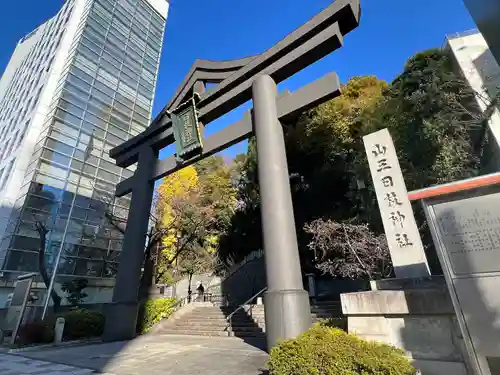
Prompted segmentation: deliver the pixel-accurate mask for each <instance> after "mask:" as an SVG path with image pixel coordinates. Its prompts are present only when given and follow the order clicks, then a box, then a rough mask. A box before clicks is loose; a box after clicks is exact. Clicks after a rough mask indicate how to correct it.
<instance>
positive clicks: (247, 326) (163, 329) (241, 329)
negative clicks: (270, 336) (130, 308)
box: [153, 301, 342, 339]
mask: <svg viewBox="0 0 500 375" xmlns="http://www.w3.org/2000/svg"><path fill="white" fill-rule="evenodd" d="M234 310H235V307H225V306H213V305H212V304H207V303H192V304H191V305H189V306H188V307H187V309H186V310H185V311H184V312H183V313H182V314H178V315H174V316H173V317H171V318H169V319H167V320H163V321H162V322H160V323H159V324H158V325H157V326H156V327H155V328H154V330H153V332H154V333H158V334H174V335H197V336H235V337H241V338H255V339H265V328H266V327H265V318H264V306H263V305H246V306H245V307H244V308H242V309H240V310H238V311H237V312H236V313H235V314H234V315H233V316H232V318H231V322H230V324H229V322H228V320H227V316H229V315H230V314H231V313H232V312H233V311H234ZM311 317H312V321H313V323H315V322H317V321H318V320H322V319H335V320H340V319H342V318H341V317H342V311H341V306H340V303H339V302H335V301H322V302H317V303H314V304H311Z"/></svg>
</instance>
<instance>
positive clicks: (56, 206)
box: [0, 0, 168, 280]
mask: <svg viewBox="0 0 500 375" xmlns="http://www.w3.org/2000/svg"><path fill="white" fill-rule="evenodd" d="M167 13H168V3H167V2H166V0H68V1H66V2H65V4H64V6H63V7H62V9H61V10H60V11H59V12H58V14H57V15H56V16H55V17H53V18H52V19H50V20H49V21H47V22H46V23H45V24H43V25H42V26H40V27H38V28H37V29H36V30H35V31H33V32H32V33H30V34H29V35H27V36H26V37H24V38H23V39H22V40H21V41H20V42H19V43H18V45H17V47H16V50H15V52H14V54H13V56H12V58H11V60H10V62H9V65H8V66H7V68H6V70H5V72H4V74H3V76H2V80H1V81H0V202H1V206H0V213H1V215H0V216H1V218H0V238H2V240H1V243H0V260H1V262H2V264H3V267H2V270H3V272H2V277H3V278H4V279H14V278H15V277H17V276H18V275H19V274H22V273H26V272H37V271H38V255H39V249H40V248H41V247H42V245H41V240H40V230H37V229H36V228H37V226H38V227H39V228H40V226H42V227H44V228H45V229H46V230H47V235H46V241H45V243H44V247H45V261H46V263H47V269H48V270H49V272H51V269H52V268H53V265H54V262H55V259H56V257H57V253H58V252H59V250H60V249H62V257H61V262H60V265H59V268H58V272H57V274H58V275H62V277H63V278H64V277H65V276H67V277H75V276H77V277H85V278H87V279H89V280H92V279H103V278H110V279H111V278H113V277H114V275H115V273H116V270H117V263H116V262H117V261H118V256H119V252H120V249H121V239H122V235H121V233H120V231H119V230H116V229H115V228H114V227H113V226H112V225H110V224H109V220H106V218H105V215H104V212H105V211H107V212H112V213H113V215H114V216H115V217H118V218H120V217H121V218H126V217H127V212H128V211H127V209H128V205H129V198H127V197H124V198H121V199H119V200H116V201H115V202H109V201H108V200H107V199H108V198H103V197H109V196H110V193H112V192H113V191H114V187H115V185H116V184H117V183H118V182H119V181H121V180H122V179H125V178H128V177H130V176H131V175H132V174H133V170H134V167H133V166H132V167H130V168H128V169H125V170H122V169H121V168H118V167H116V166H115V165H114V162H113V160H111V159H110V158H109V156H108V152H109V150H110V149H111V148H113V147H114V146H117V145H119V144H120V143H122V142H124V141H125V140H127V139H129V138H130V137H132V136H134V135H136V134H138V133H140V132H142V131H143V130H144V129H145V128H146V127H147V126H148V125H149V123H150V120H151V110H152V102H153V97H154V92H155V86H156V77H157V73H158V66H159V60H160V52H161V47H162V42H163V34H164V28H165V22H166V17H167ZM72 204H74V208H73V210H72V213H71V218H68V216H69V213H70V207H71V205H72ZM68 220H69V225H67V223H68Z"/></svg>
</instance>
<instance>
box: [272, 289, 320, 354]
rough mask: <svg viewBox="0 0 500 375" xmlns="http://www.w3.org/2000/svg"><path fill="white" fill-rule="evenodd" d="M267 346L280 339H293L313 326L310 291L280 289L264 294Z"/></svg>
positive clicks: (273, 344)
mask: <svg viewBox="0 0 500 375" xmlns="http://www.w3.org/2000/svg"><path fill="white" fill-rule="evenodd" d="M264 306H265V307H266V308H265V311H264V312H265V320H266V336H267V348H268V350H271V349H272V348H273V347H274V346H275V345H276V344H277V342H278V341H279V340H286V339H292V338H295V337H297V336H298V335H300V334H301V333H303V332H305V331H307V330H308V329H309V328H310V327H311V307H310V304H309V293H307V292H306V291H305V290H303V289H302V290H300V289H299V290H278V291H270V292H266V293H265V294H264Z"/></svg>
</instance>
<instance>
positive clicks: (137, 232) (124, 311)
mask: <svg viewBox="0 0 500 375" xmlns="http://www.w3.org/2000/svg"><path fill="white" fill-rule="evenodd" d="M157 159H158V152H156V151H154V150H153V149H151V148H147V149H145V150H142V151H141V153H140V154H139V161H138V164H137V170H136V172H135V174H134V177H133V178H134V180H135V181H136V184H135V185H134V188H133V191H132V200H131V202H130V209H129V213H128V219H127V228H126V230H125V238H124V240H123V248H122V252H121V254H120V264H119V266H118V274H117V276H116V284H115V288H114V291H113V300H112V303H111V304H110V306H109V309H108V311H107V313H106V326H105V330H104V335H103V339H104V340H105V341H119V340H130V339H132V338H134V337H135V335H136V325H137V316H138V312H139V301H138V297H139V287H140V282H141V268H142V264H143V261H144V246H145V243H146V234H147V230H148V225H149V214H150V210H151V204H152V200H153V191H154V183H153V182H150V181H148V179H149V176H151V172H152V171H151V169H152V168H154V166H155V164H156V160H157Z"/></svg>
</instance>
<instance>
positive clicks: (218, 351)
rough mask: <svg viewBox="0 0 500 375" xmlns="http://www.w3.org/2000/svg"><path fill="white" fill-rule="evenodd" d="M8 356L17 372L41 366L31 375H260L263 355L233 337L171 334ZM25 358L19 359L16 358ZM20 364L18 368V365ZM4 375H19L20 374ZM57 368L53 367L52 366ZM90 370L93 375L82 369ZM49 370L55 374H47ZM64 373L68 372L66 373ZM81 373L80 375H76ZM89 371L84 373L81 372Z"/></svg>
mask: <svg viewBox="0 0 500 375" xmlns="http://www.w3.org/2000/svg"><path fill="white" fill-rule="evenodd" d="M18 355H19V356H14V355H9V356H7V357H8V358H10V359H12V357H13V358H14V359H15V360H17V361H18V363H17V364H16V363H14V364H11V365H10V366H11V367H13V369H9V368H7V370H9V371H14V370H16V369H19V370H17V371H20V370H21V369H22V368H21V367H16V366H20V365H21V364H23V365H26V364H25V363H24V362H22V361H24V360H27V359H26V358H31V359H33V360H35V361H34V364H33V363H31V364H29V365H31V366H32V367H33V366H35V367H34V368H36V366H41V368H42V370H43V371H41V372H38V373H37V372H32V371H29V372H25V373H27V374H28V373H29V374H36V375H39V374H40V375H41V374H44V375H45V374H46V375H49V374H50V375H60V374H73V373H74V374H76V375H87V374H92V373H97V374H99V373H105V374H117V375H145V374H146V375H195V374H199V373H202V374H204V375H235V374H237V375H260V374H262V369H263V368H264V367H265V362H266V360H267V353H265V352H263V351H261V350H260V349H258V348H256V347H254V346H252V345H250V344H247V343H245V342H243V341H242V340H240V339H238V338H231V337H217V338H215V337H199V336H173V335H144V336H140V337H138V338H136V339H135V340H132V341H128V342H115V343H102V344H93V345H79V346H74V347H66V348H64V347H60V348H58V347H56V348H46V349H40V350H39V351H29V352H24V353H18ZM21 355H22V356H23V357H20V356H21ZM42 361H50V362H54V363H59V364H63V365H67V366H72V368H71V369H66V370H65V369H62V372H61V371H59V370H57V368H55V370H52V369H51V368H50V366H49V365H48V364H46V363H47V362H42ZM19 362H21V363H19ZM1 366H2V365H1V362H0V374H2V375H21V374H24V373H23V372H17V373H16V372H7V373H5V372H4V371H2V370H3V368H2V367H1ZM52 366H57V365H52ZM84 369H92V370H94V371H95V372H92V370H84ZM49 371H59V372H55V373H53V374H52V373H50V372H49ZM64 371H67V372H64ZM77 371H81V372H77ZM85 371H87V372H85Z"/></svg>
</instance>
